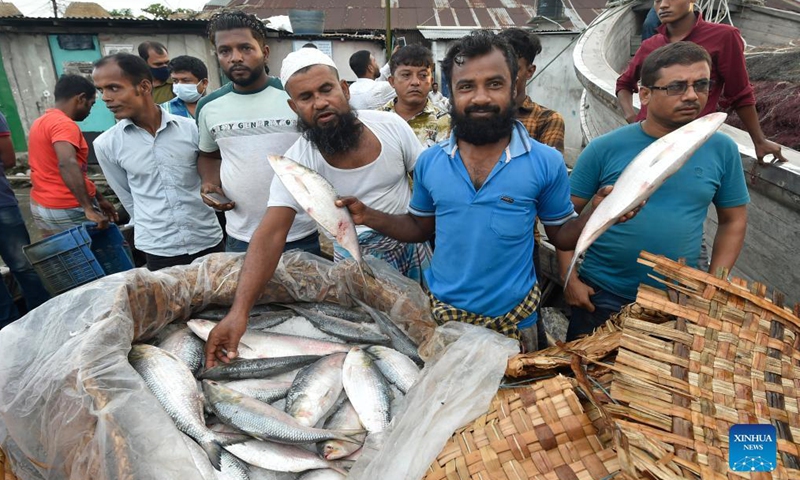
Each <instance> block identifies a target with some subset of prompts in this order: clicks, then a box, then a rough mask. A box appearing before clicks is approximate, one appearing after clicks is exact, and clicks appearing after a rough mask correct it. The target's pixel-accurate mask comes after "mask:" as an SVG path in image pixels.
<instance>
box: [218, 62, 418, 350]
mask: <svg viewBox="0 0 800 480" xmlns="http://www.w3.org/2000/svg"><path fill="white" fill-rule="evenodd" d="M281 80H282V82H283V85H284V88H285V89H286V92H287V93H288V94H289V96H290V100H289V106H290V107H291V108H292V110H293V111H294V112H295V113H297V115H298V126H299V128H300V130H301V132H302V134H303V136H302V137H301V138H300V139H299V140H298V141H297V143H295V144H294V145H293V146H292V147H290V148H289V150H288V151H287V152H286V155H285V158H284V157H280V156H274V155H273V156H269V162H270V164H271V165H272V167H273V168H274V170H275V172H276V173H277V174H278V178H276V179H275V180H274V181H273V182H272V185H271V187H270V199H269V208H268V209H267V213H266V214H265V215H264V218H263V220H262V221H261V224H260V225H259V226H258V228H257V229H256V231H255V233H254V234H253V238H252V240H251V242H250V246H249V247H248V249H247V255H246V256H245V260H244V266H243V267H242V272H241V274H240V278H239V287H238V289H237V291H236V296H235V299H234V302H233V305H232V306H231V310H230V313H229V314H228V315H227V316H226V317H225V318H224V319H223V320H222V321H221V322H220V324H219V325H218V326H217V327H215V328H214V329H213V330H212V331H211V333H210V334H209V338H208V341H207V343H206V363H207V365H209V366H210V365H212V364H213V363H214V362H215V359H217V360H222V361H229V360H231V359H233V358H235V357H236V356H237V354H238V352H237V348H238V345H239V340H240V339H241V337H242V335H243V334H244V332H245V329H246V327H247V319H248V312H249V311H250V308H251V307H252V306H253V304H254V303H255V301H256V300H257V298H258V296H259V294H260V292H261V291H262V290H263V286H264V285H265V284H266V283H267V282H268V281H269V279H270V278H271V277H272V275H273V274H274V272H275V268H276V266H277V264H278V260H279V259H280V256H281V252H282V251H283V247H284V244H285V242H286V235H287V233H288V232H289V228H290V227H291V225H292V222H293V221H294V218H295V215H297V214H298V213H301V212H303V211H306V212H307V213H308V214H309V215H310V216H311V217H312V218H314V219H315V220H316V221H317V222H318V223H319V224H320V225H321V226H322V227H323V228H324V229H325V230H327V231H328V232H329V233H331V234H332V235H334V236H335V237H336V240H337V242H336V244H335V245H334V260H342V259H345V258H348V257H353V258H354V259H355V260H356V261H358V262H359V263H360V264H361V267H362V268H363V269H364V271H367V272H368V271H369V268H368V267H367V266H366V264H364V263H363V262H362V261H361V251H362V250H363V252H364V253H368V254H372V255H374V256H376V257H378V258H381V259H383V260H385V261H386V262H388V263H389V264H390V265H392V266H393V267H395V268H396V269H397V270H398V271H400V273H402V274H404V275H406V276H407V277H409V278H412V279H415V280H419V281H421V280H422V271H423V269H424V268H426V267H427V265H428V264H429V262H430V256H431V252H430V246H429V245H428V244H427V243H426V240H427V238H424V239H421V240H418V241H416V242H408V243H405V242H403V241H397V240H395V239H392V238H389V237H386V236H384V235H382V234H380V233H378V232H375V231H373V230H371V229H369V228H359V229H358V232H356V229H355V228H354V225H353V223H352V221H351V220H350V219H349V214H348V213H347V211H346V210H345V209H343V208H336V205H334V201H335V199H336V192H338V194H340V195H358V196H361V197H363V198H364V199H365V201H366V202H367V203H368V204H369V205H370V206H371V207H373V208H375V209H377V210H380V211H382V212H386V213H388V214H401V213H405V212H406V211H407V210H408V202H409V199H410V198H411V191H410V188H409V185H408V177H407V175H408V173H410V172H412V171H413V170H414V166H415V164H416V162H417V157H418V156H419V154H420V153H421V152H422V150H423V147H422V144H421V143H420V142H419V141H418V140H417V137H416V135H415V134H414V131H413V130H412V129H411V127H409V126H408V124H407V123H406V121H405V120H403V118H402V117H400V116H398V115H395V114H393V113H389V112H378V111H371V110H361V111H359V112H358V113H357V114H356V112H355V111H353V110H352V109H351V107H350V105H349V104H348V99H349V91H348V87H347V83H346V82H345V81H344V80H341V79H340V78H339V74H338V71H337V69H336V65H335V64H334V63H333V60H331V58H330V57H328V56H327V55H325V54H324V53H322V52H321V51H319V50H317V49H315V48H302V49H300V50H298V51H296V52H292V53H290V54H289V55H287V57H286V58H285V59H284V61H283V63H282V67H281Z"/></svg>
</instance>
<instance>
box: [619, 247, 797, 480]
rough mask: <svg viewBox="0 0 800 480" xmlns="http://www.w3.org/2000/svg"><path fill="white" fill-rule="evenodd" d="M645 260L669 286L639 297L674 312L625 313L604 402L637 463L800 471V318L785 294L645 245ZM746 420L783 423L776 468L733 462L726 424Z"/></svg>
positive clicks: (684, 472)
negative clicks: (659, 317)
mask: <svg viewBox="0 0 800 480" xmlns="http://www.w3.org/2000/svg"><path fill="white" fill-rule="evenodd" d="M640 262H641V263H644V264H647V265H650V266H652V267H653V268H654V270H655V272H656V273H658V274H659V275H660V276H661V277H662V278H664V279H666V280H665V283H668V284H669V285H670V287H669V288H668V291H667V292H665V291H663V290H659V289H655V288H651V287H646V286H642V287H640V288H639V294H638V297H637V300H636V302H637V304H638V305H640V306H642V307H644V308H648V309H654V310H659V311H661V312H664V313H668V314H670V315H673V316H674V320H673V321H670V322H666V323H662V324H660V325H655V324H653V323H650V322H648V321H644V320H642V319H640V318H637V317H636V316H635V315H629V316H626V317H625V318H622V319H621V323H622V335H621V338H620V348H619V351H618V353H617V357H616V363H615V366H614V375H613V381H612V385H611V398H612V399H613V401H614V402H617V404H611V405H607V406H606V408H605V410H606V411H607V412H608V413H609V414H610V415H611V416H612V417H613V418H614V419H615V423H616V424H617V426H618V427H619V428H621V430H622V431H623V432H624V433H625V435H626V437H627V439H628V440H629V441H630V443H631V449H630V451H629V452H627V453H628V456H629V457H630V460H631V462H632V463H633V464H634V465H635V467H636V469H637V471H649V473H650V474H651V475H653V476H654V477H655V478H659V479H661V478H665V479H666V478H702V479H717V478H719V479H723V478H726V479H727V478H787V479H788V478H793V479H798V478H800V447H798V444H799V443H800V399H799V397H800V318H798V317H797V315H796V314H795V312H793V311H791V310H789V309H788V308H785V307H784V306H783V305H782V298H781V295H779V294H775V295H773V298H772V299H771V300H770V299H767V298H765V294H766V289H765V288H764V287H763V286H762V285H758V284H754V285H752V286H750V287H749V288H748V286H747V284H746V283H745V282H743V281H741V280H735V281H734V282H727V281H725V280H721V279H719V278H716V277H714V276H712V275H709V274H707V273H704V272H700V271H698V270H694V269H691V268H688V267H686V266H684V265H681V264H679V263H676V262H673V261H671V260H668V259H665V258H662V257H656V256H653V255H650V254H647V253H646V252H643V253H642V259H640ZM738 423H761V424H772V425H774V426H775V427H776V428H777V432H778V442H777V443H778V459H777V463H778V465H777V468H776V470H774V471H773V472H771V474H770V473H756V472H754V473H740V472H733V471H730V470H729V468H728V449H729V443H728V432H729V429H730V427H731V426H732V425H734V424H738ZM623 463H624V462H623ZM759 475H760V476H759Z"/></svg>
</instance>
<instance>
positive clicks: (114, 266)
mask: <svg viewBox="0 0 800 480" xmlns="http://www.w3.org/2000/svg"><path fill="white" fill-rule="evenodd" d="M83 226H84V227H85V228H86V230H87V231H88V232H89V236H90V237H91V239H92V253H94V256H95V258H96V259H97V261H98V262H100V266H101V267H103V272H105V274H106V275H111V274H112V273H117V272H124V271H125V270H130V269H132V268H133V255H132V254H131V252H130V248H129V247H128V246H127V244H126V243H125V238H124V237H123V236H122V232H120V231H119V228H118V227H117V226H116V225H114V224H113V223H112V224H111V225H109V226H108V228H107V229H105V230H98V229H97V228H95V224H93V223H84V224H83Z"/></svg>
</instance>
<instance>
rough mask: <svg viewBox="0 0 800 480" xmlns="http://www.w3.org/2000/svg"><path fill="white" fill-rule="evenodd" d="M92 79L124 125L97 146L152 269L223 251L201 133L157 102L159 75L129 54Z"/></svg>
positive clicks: (108, 61) (98, 68) (101, 66)
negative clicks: (205, 185) (203, 194)
mask: <svg viewBox="0 0 800 480" xmlns="http://www.w3.org/2000/svg"><path fill="white" fill-rule="evenodd" d="M92 79H93V80H94V85H95V87H96V88H97V91H98V92H100V95H101V96H102V99H103V101H104V102H105V104H106V107H108V109H109V110H111V113H113V114H114V118H116V119H117V120H119V122H118V123H117V124H116V125H114V126H113V127H111V128H110V129H108V130H106V131H105V132H103V134H102V135H100V136H99V137H97V138H96V139H95V141H94V150H95V154H96V155H97V161H98V163H100V167H101V168H102V169H103V173H104V174H105V176H106V179H107V180H108V184H109V186H111V188H112V189H114V193H116V194H117V197H118V198H119V200H120V201H121V202H122V205H124V206H125V209H126V210H127V211H128V212H129V213H130V214H131V218H132V219H133V224H134V233H135V234H134V240H135V242H136V248H137V249H139V250H141V251H143V252H145V254H146V255H147V268H149V269H150V270H159V269H161V268H164V267H170V266H173V265H184V264H187V263H191V262H192V261H193V260H194V259H196V258H199V257H202V256H204V255H207V254H209V253H214V252H221V251H222V229H220V227H219V223H218V222H217V219H216V217H215V216H214V211H213V210H212V209H211V208H209V207H208V206H207V205H205V204H204V203H203V200H201V199H200V176H199V175H198V174H197V142H198V134H197V126H196V125H195V124H194V122H193V121H192V120H191V119H188V118H185V117H178V116H175V115H171V114H169V113H167V112H166V111H165V110H164V109H162V108H160V107H159V106H158V105H156V103H155V102H154V101H153V76H152V74H151V73H150V70H149V68H148V66H147V63H145V61H144V60H142V59H141V58H139V57H137V56H135V55H131V54H128V53H118V54H115V55H110V56H107V57H103V58H101V59H100V60H98V61H97V63H95V66H94V71H93V72H92Z"/></svg>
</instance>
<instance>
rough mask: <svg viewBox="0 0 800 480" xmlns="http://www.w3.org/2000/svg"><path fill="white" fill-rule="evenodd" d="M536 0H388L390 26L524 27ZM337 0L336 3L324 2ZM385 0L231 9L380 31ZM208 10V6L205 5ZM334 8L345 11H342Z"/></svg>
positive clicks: (246, 1)
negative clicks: (295, 14) (320, 15)
mask: <svg viewBox="0 0 800 480" xmlns="http://www.w3.org/2000/svg"><path fill="white" fill-rule="evenodd" d="M534 1H535V0H528V1H527V2H526V1H525V0H391V5H392V6H393V8H392V28H394V29H397V30H416V29H417V27H418V26H427V27H459V26H460V27H471V28H492V29H496V28H504V27H512V26H524V25H525V24H526V22H527V21H528V20H529V19H530V18H531V16H533V14H535V8H534V7H533V6H532V5H531V4H532V3H533V2H534ZM328 3H336V5H327V4H328ZM384 3H385V0H349V1H348V2H347V4H348V5H347V7H345V8H342V4H341V2H339V1H338V0H231V1H230V2H229V3H228V7H230V8H241V9H243V10H244V11H246V12H249V13H253V14H255V15H256V16H258V17H259V18H268V17H271V16H274V15H288V13H289V10H290V9H293V8H297V9H305V10H324V11H325V30H326V31H364V30H383V29H384V28H385V19H386V11H385V10H384V8H383V7H382V5H383V4H384ZM206 9H211V6H208V5H207V6H206ZM337 10H346V14H343V13H342V12H340V11H337Z"/></svg>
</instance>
